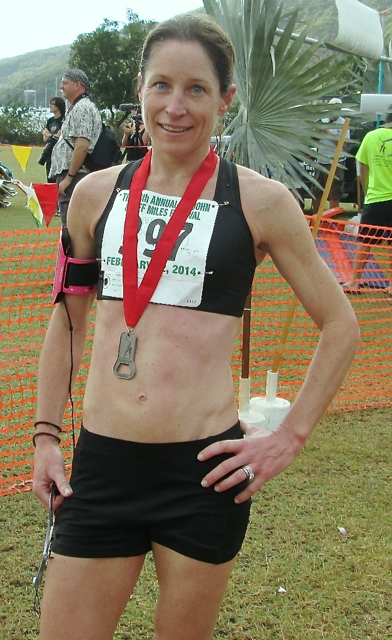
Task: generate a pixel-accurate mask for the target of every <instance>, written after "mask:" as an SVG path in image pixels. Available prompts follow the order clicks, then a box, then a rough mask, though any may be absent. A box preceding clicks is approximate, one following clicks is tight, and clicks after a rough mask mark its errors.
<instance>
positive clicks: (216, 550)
mask: <svg viewBox="0 0 392 640" xmlns="http://www.w3.org/2000/svg"><path fill="white" fill-rule="evenodd" d="M242 437H243V433H242V431H241V428H240V426H239V423H237V424H236V425H234V427H232V428H231V429H229V430H228V431H225V432H224V433H221V434H218V435H217V436H212V437H209V438H205V439H203V440H194V441H190V442H176V443H163V444H144V443H138V442H129V441H125V440H118V439H116V438H108V437H106V436H101V435H96V434H93V433H91V432H89V431H87V430H86V429H84V428H83V427H82V429H81V433H80V437H79V441H78V444H77V446H76V450H75V457H74V462H73V471H72V477H71V485H72V488H73V495H72V496H71V497H70V498H67V499H66V500H65V501H64V503H63V506H62V509H61V518H60V523H59V526H58V529H57V532H56V536H55V541H54V545H53V551H54V552H55V553H58V554H61V555H65V556H72V557H81V558H111V557H130V556H138V555H143V554H145V553H146V552H147V551H149V550H150V549H151V543H152V542H156V543H158V544H160V545H163V546H165V547H168V548H170V549H173V550H174V551H176V552H178V553H181V554H182V555H185V556H188V557H190V558H194V559H196V560H200V561H203V562H208V563H213V564H220V563H223V562H228V561H229V560H231V559H232V558H234V557H235V556H236V554H237V553H238V551H239V550H240V548H241V545H242V542H243V540H244V537H245V533H246V529H247V525H248V521H249V511H250V502H251V501H250V500H248V501H247V502H245V503H242V504H238V505H237V504H235V502H234V497H235V496H236V495H237V494H238V493H240V491H241V490H243V489H244V488H245V487H246V484H247V480H245V481H244V482H243V483H241V484H239V485H236V486H235V487H234V488H233V489H231V490H228V491H224V492H222V493H217V492H216V491H214V488H213V487H208V488H204V487H202V486H201V480H202V479H203V477H204V476H205V475H206V474H207V473H208V472H209V471H210V470H212V469H213V468H214V467H216V466H217V465H218V464H219V463H220V462H222V461H223V460H225V459H226V458H228V457H230V456H229V455H227V454H225V455H220V456H215V457H214V458H211V459H210V460H207V461H204V462H199V461H198V460H197V454H198V453H199V452H200V451H201V450H202V449H204V448H205V447H206V446H207V445H209V444H212V443H213V442H216V441H219V440H227V439H230V440H232V439H238V438H242Z"/></svg>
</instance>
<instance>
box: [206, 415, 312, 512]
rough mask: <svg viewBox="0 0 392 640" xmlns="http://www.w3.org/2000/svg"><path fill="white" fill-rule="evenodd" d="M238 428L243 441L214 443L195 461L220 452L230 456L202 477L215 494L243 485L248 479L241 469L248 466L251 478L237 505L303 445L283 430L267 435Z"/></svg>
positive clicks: (282, 466)
mask: <svg viewBox="0 0 392 640" xmlns="http://www.w3.org/2000/svg"><path fill="white" fill-rule="evenodd" d="M241 428H242V430H243V431H244V433H245V437H244V438H243V439H241V440H221V441H220V442H215V443H214V444H211V445H209V446H208V447H206V448H205V449H203V450H202V451H201V452H200V453H199V455H198V459H199V460H200V461H201V462H203V461H204V460H208V459H210V458H212V457H213V456H216V455H220V454H222V453H231V454H232V456H231V457H230V458H228V459H227V460H225V461H224V462H222V463H221V464H219V465H218V466H217V467H215V469H213V470H212V471H210V473H208V474H207V475H206V476H205V477H204V478H203V481H202V485H203V486H204V487H210V486H211V485H214V489H215V491H226V490H227V489H231V488H232V487H234V486H235V485H236V484H240V483H241V482H243V481H244V480H245V479H246V476H247V473H246V471H244V468H243V467H250V469H251V470H252V472H253V474H254V478H253V479H252V480H250V482H249V483H248V486H247V487H246V489H245V490H244V491H242V492H241V493H239V494H238V495H237V496H236V497H235V502H236V503H237V504H239V503H241V502H245V500H248V499H249V498H250V497H251V496H252V495H253V494H254V493H256V491H258V489H260V487H261V486H262V485H263V484H265V483H266V482H268V481H269V480H271V478H273V477H274V476H276V475H278V474H279V473H281V472H282V471H284V469H286V468H287V467H288V466H289V465H290V464H291V463H292V461H293V460H294V459H295V458H296V457H297V455H298V454H299V453H300V451H301V450H302V448H303V445H304V441H303V440H302V441H301V440H300V439H299V438H297V437H296V436H295V434H294V433H288V432H287V430H286V429H285V428H282V427H281V428H280V429H278V430H277V431H273V432H270V431H265V430H263V429H259V428H258V427H253V426H251V425H248V424H246V423H244V422H241ZM225 476H228V477H225ZM222 478H224V480H222Z"/></svg>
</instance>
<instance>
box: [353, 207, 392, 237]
mask: <svg viewBox="0 0 392 640" xmlns="http://www.w3.org/2000/svg"><path fill="white" fill-rule="evenodd" d="M368 225H369V226H368ZM378 227H389V229H392V200H384V201H381V202H371V203H370V204H365V205H364V206H363V210H362V214H361V224H360V227H359V230H358V237H359V239H360V241H361V242H362V244H371V245H372V244H378V243H380V242H381V241H382V240H383V239H384V240H387V241H388V243H389V244H391V242H392V240H391V239H392V232H391V231H390V230H389V229H379V228H378Z"/></svg>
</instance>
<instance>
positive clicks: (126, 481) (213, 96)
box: [34, 16, 358, 640]
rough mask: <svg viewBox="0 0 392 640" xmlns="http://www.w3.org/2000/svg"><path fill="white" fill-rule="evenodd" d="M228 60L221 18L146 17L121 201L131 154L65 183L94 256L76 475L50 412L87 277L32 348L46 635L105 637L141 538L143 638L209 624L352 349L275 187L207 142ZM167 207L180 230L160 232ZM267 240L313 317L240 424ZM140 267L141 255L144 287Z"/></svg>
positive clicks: (197, 634) (63, 381) (78, 251)
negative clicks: (275, 403)
mask: <svg viewBox="0 0 392 640" xmlns="http://www.w3.org/2000/svg"><path fill="white" fill-rule="evenodd" d="M232 69H233V52H232V48H231V45H230V42H229V41H228V39H227V37H226V36H225V34H224V33H223V32H221V30H220V29H219V28H218V27H217V26H216V25H215V24H214V23H212V22H210V21H207V20H206V19H202V18H199V17H194V16H183V17H180V18H178V19H174V20H171V21H168V22H165V23H162V24H161V25H158V27H156V29H155V30H153V31H152V32H151V33H150V34H149V35H148V36H147V39H146V42H145V46H144V49H143V53H142V61H141V72H140V88H139V99H140V102H141V104H142V105H143V120H144V122H145V125H146V128H147V130H148V131H149V133H150V135H151V139H152V147H153V150H152V155H150V154H148V155H147V156H146V157H145V158H144V160H143V162H142V164H141V165H140V167H139V168H138V169H137V170H136V172H134V175H133V178H132V181H131V192H130V197H129V211H128V212H127V214H125V209H126V207H127V196H128V185H129V182H130V180H131V178H130V174H131V173H132V171H134V166H133V165H132V164H129V165H126V166H125V167H113V168H111V169H109V170H106V171H101V172H99V174H95V175H90V176H88V177H87V178H86V179H85V180H83V181H82V182H81V183H80V185H78V187H77V189H76V190H75V194H74V196H73V198H72V203H71V206H70V209H69V215H68V231H69V234H70V237H71V243H72V255H73V257H74V260H83V261H85V262H84V263H83V264H86V263H91V264H93V263H94V261H95V260H96V259H98V260H99V261H100V265H101V271H100V275H99V281H98V303H97V314H96V327H95V338H94V347H93V353H92V358H91V364H90V370H89V376H88V382H87V386H86V391H85V399H84V427H83V429H82V432H81V436H80V438H79V441H78V445H77V448H76V453H75V459H74V465H73V476H72V480H71V485H72V489H71V487H70V485H69V484H68V482H67V481H66V479H65V477H64V471H63V461H62V456H61V453H60V450H59V448H58V446H57V441H58V439H59V438H58V429H57V428H56V427H55V426H54V425H59V424H60V423H61V420H62V416H63V411H64V407H65V404H66V401H67V391H68V383H69V377H70V368H71V366H72V364H73V375H75V371H76V369H77V367H78V365H79V362H80V359H81V356H82V351H83V346H84V342H85V335H86V328H87V314H88V310H89V308H90V305H91V303H92V299H93V297H94V295H93V294H90V295H69V294H65V298H64V300H63V301H62V302H61V303H60V304H58V305H57V306H56V308H55V310H54V313H53V317H52V320H51V322H50V326H49V329H48V332H47V336H46V339H45V344H44V347H43V351H42V355H41V360H40V370H39V392H38V408H37V420H38V421H39V422H38V423H37V425H36V428H37V435H36V436H35V444H36V462H35V479H34V491H35V493H36V495H37V496H38V498H40V500H41V501H42V503H43V504H44V505H45V506H47V504H48V496H49V492H50V486H51V483H52V482H55V484H56V485H57V488H58V490H59V494H60V495H59V496H57V497H56V499H55V507H58V506H60V504H62V515H61V522H60V525H59V530H58V534H57V536H56V540H55V544H54V559H53V560H51V561H50V563H49V568H48V575H47V579H46V585H45V591H44V597H43V606H42V621H41V639H42V640H48V639H49V638H50V639H53V638H54V637H56V638H58V639H60V640H61V639H62V638H64V639H65V638H84V639H89V638H91V640H92V639H94V640H101V639H102V640H107V639H109V638H112V637H113V634H114V631H115V628H116V625H117V622H118V619H119V617H120V615H121V613H122V611H123V609H124V607H125V605H126V603H127V601H128V599H129V596H130V594H131V593H132V590H133V588H134V586H135V584H136V582H137V580H138V577H139V574H140V571H141V569H142V566H143V562H144V557H145V554H146V552H147V551H148V550H150V549H152V552H153V555H154V561H155V566H156V571H157V577H158V582H159V590H160V595H159V599H158V603H157V607H156V615H155V632H154V640H169V639H170V640H177V639H178V640H180V639H181V640H207V639H209V640H210V639H211V638H212V635H213V629H214V626H215V623H216V619H217V616H218V612H219V608H220V604H221V601H222V598H223V594H224V591H225V588H226V584H227V581H228V579H229V576H230V573H231V571H232V568H233V564H234V561H235V556H236V554H237V552H238V550H239V548H240V546H241V543H242V540H243V537H244V535H245V530H246V526H247V521H248V514H249V501H250V498H251V496H252V495H253V494H254V493H255V492H256V491H257V490H258V489H259V488H260V487H261V486H262V485H263V484H264V483H265V482H267V481H268V480H270V479H271V478H273V477H274V476H275V475H276V474H278V473H280V472H281V471H283V470H284V469H285V468H286V467H287V466H288V465H289V464H290V463H291V462H292V461H293V460H294V458H295V457H296V456H297V455H298V454H299V452H300V451H301V449H302V447H303V446H304V443H305V441H306V439H307V437H308V436H309V434H310V432H311V431H312V429H313V428H314V427H315V425H316V424H317V422H318V421H319V419H320V418H321V416H322V415H323V413H324V411H325V410H326V408H327V406H328V404H329V403H330V402H331V400H332V398H333V397H334V395H335V393H336V391H337V389H338V388H339V385H340V383H341V382H342V380H343V378H344V375H345V373H346V371H347V369H348V367H349V365H350V362H351V360H352V358H353V356H354V353H355V351H356V348H357V343H358V327H357V323H356V320H355V317H354V314H353V312H352V309H351V306H350V305H349V303H348V302H347V300H346V298H345V296H344V294H343V292H342V291H341V289H340V287H339V286H338V284H337V283H336V282H335V280H334V278H333V276H332V275H331V272H330V271H329V269H328V268H327V267H326V266H325V264H324V263H323V262H322V261H321V259H320V258H319V256H318V254H317V252H316V250H315V248H314V244H313V241H312V238H311V235H310V233H309V229H308V226H307V224H306V221H305V220H304V218H303V214H302V212H301V210H300V209H299V207H298V206H297V204H296V202H295V201H294V199H293V198H292V196H291V195H290V194H289V192H288V191H287V190H286V188H285V187H283V186H282V185H280V184H279V183H276V182H274V181H272V180H268V179H265V178H263V177H261V176H259V175H258V174H256V173H254V172H253V171H250V170H248V169H245V168H243V167H237V168H236V167H235V165H233V164H230V163H228V162H224V161H220V162H219V161H218V158H217V157H216V156H215V155H214V153H213V152H210V151H209V141H210V138H211V134H212V130H213V127H214V124H215V119H216V117H217V116H221V115H223V114H224V113H226V112H227V110H228V109H229V107H230V105H231V102H232V98H233V95H234V92H235V88H234V86H233V85H232ZM150 161H151V166H150ZM237 173H238V179H237ZM238 185H239V190H238ZM184 192H185V194H184ZM182 196H184V197H183V198H182ZM181 198H182V200H181V202H180V204H179V206H178V208H177V210H176V212H175V214H173V215H172V210H173V208H174V206H175V205H176V203H177V201H178V200H180V199H181ZM196 201H197V202H196ZM194 202H196V205H195V206H193V205H194ZM192 209H193V211H192V213H191V214H190V212H191V210H192ZM102 212H104V214H102ZM184 212H185V213H184ZM180 214H181V216H182V217H183V220H186V222H185V223H184V222H183V220H182V221H181V220H180V218H179V216H180ZM189 214H190V215H189ZM184 216H185V217H184ZM124 218H125V223H124ZM168 220H170V223H171V222H172V220H175V222H174V223H173V224H174V225H176V229H175V230H174V232H173V233H172V231H170V235H173V237H171V238H168V237H167V235H166V236H164V237H165V244H164V242H163V241H162V242H160V239H161V235H162V232H163V233H165V232H166V230H167V229H168V228H169V223H168ZM179 220H180V221H179ZM171 229H172V227H171ZM123 230H124V238H123V237H122V234H123ZM138 230H139V233H138V247H137V249H138V254H137V257H136V246H135V244H136V243H135V238H136V233H137V231H138ZM162 240H163V239H162ZM166 241H167V242H166ZM163 244H164V246H163ZM155 247H156V248H155ZM267 252H268V253H269V255H271V257H272V259H273V260H274V262H275V264H276V265H277V267H278V268H279V270H280V271H281V273H282V274H283V276H284V277H286V278H287V280H288V281H289V282H290V284H291V285H292V287H293V289H294V290H295V292H296V294H297V295H298V297H299V299H300V300H301V302H302V304H303V305H304V306H305V308H306V310H307V311H308V313H309V314H310V315H311V316H312V318H313V319H314V321H315V322H316V323H317V325H318V327H319V328H320V331H321V338H320V342H319V345H318V347H317V350H316V353H315V356H314V358H313V362H312V364H311V367H310V369H309V372H308V375H307V377H306V380H305V382H304V384H303V387H302V389H301V392H300V393H299V395H298V397H297V399H296V401H295V402H294V403H293V405H292V407H291V410H290V412H289V413H288V415H287V416H286V417H285V419H284V420H283V422H282V425H281V426H280V428H279V430H278V431H276V432H275V433H273V434H268V435H266V434H265V433H263V432H262V431H260V430H258V429H256V428H253V427H252V426H250V425H247V424H241V425H239V423H238V412H237V406H236V401H235V393H234V389H233V383H232V377H231V370H230V363H231V352H232V348H233V343H234V340H235V337H236V335H237V332H238V328H239V320H240V317H241V314H242V310H243V305H244V302H245V298H246V295H247V293H248V291H249V288H250V286H251V282H252V277H253V271H254V268H255V266H256V264H257V263H260V262H262V260H263V259H264V257H265V255H266V253H267ZM122 258H123V260H124V265H123V273H122V264H121V262H122ZM136 260H137V262H136ZM154 261H155V262H154ZM153 262H154V264H153ZM148 264H150V265H152V270H151V269H150V270H149V271H146V268H147V266H148ZM136 266H137V267H138V269H139V276H140V277H141V275H142V274H144V273H145V272H146V273H145V275H144V277H143V280H142V283H141V285H140V286H139V287H137V283H136ZM161 274H162V277H161ZM156 280H158V281H159V284H158V286H157V287H156V289H155V290H154V286H155V281H156ZM85 284H86V290H88V286H90V282H87V279H86V281H85ZM58 288H59V287H58ZM60 288H61V286H60ZM63 289H64V287H63ZM71 325H72V332H71V333H72V340H73V348H72V358H71V355H70V332H69V328H70V326H71ZM71 360H72V362H71ZM48 421H49V422H48ZM50 423H51V424H50ZM243 432H244V434H245V437H243ZM38 434H39V435H38Z"/></svg>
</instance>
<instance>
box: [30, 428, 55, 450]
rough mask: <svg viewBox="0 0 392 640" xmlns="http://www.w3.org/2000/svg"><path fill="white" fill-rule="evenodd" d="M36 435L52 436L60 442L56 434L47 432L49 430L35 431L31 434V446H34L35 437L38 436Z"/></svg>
mask: <svg viewBox="0 0 392 640" xmlns="http://www.w3.org/2000/svg"><path fill="white" fill-rule="evenodd" d="M38 436H50V437H51V438H54V439H55V440H57V442H58V443H59V444H60V442H61V439H60V438H59V437H58V436H55V435H54V433H49V431H38V433H36V434H35V435H33V437H32V441H33V446H34V447H35V446H36V443H35V441H36V439H37V438H38Z"/></svg>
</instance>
